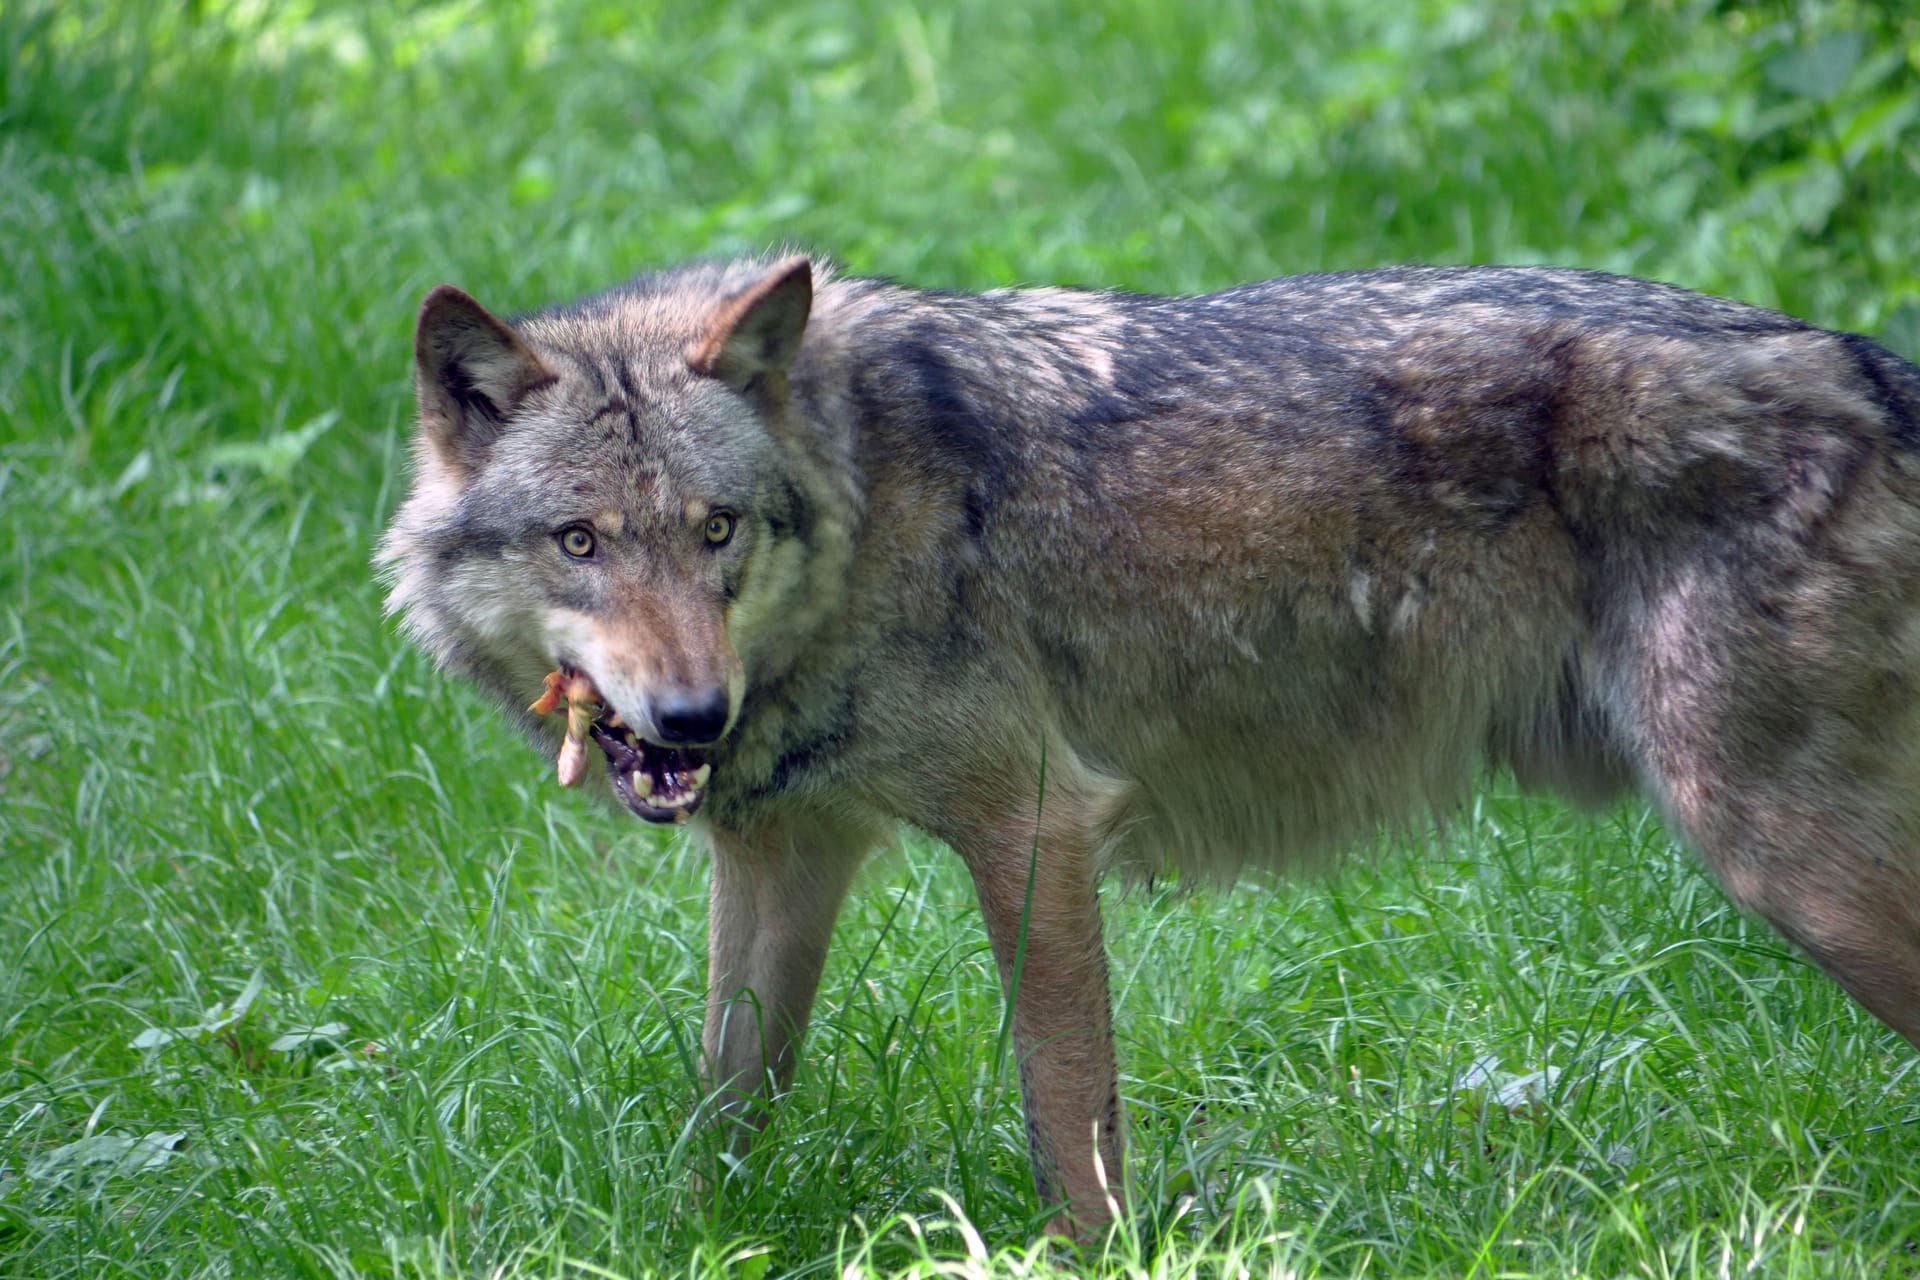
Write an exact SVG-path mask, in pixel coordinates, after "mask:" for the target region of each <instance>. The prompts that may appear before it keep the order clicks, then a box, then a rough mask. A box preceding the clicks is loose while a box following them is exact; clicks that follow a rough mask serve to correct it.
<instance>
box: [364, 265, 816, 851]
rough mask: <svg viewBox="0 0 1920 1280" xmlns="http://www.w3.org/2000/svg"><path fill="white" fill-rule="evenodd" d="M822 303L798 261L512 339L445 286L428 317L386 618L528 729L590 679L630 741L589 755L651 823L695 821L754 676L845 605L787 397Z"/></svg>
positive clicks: (529, 321)
mask: <svg viewBox="0 0 1920 1280" xmlns="http://www.w3.org/2000/svg"><path fill="white" fill-rule="evenodd" d="M813 281H814V267H813V265H812V264H811V263H810V262H809V261H808V260H807V259H806V258H788V259H785V260H781V261H778V262H767V261H760V262H752V263H740V264H731V265H724V266H722V265H713V266H696V267H690V268H683V269H681V270H679V271H676V272H672V273H668V274H666V275H661V276H655V277H643V278H641V279H639V280H636V281H634V282H632V283H630V284H628V285H624V286H621V287H619V288H617V289H614V290H610V291H608V292H607V293H604V294H600V295H596V296H595V297H592V298H588V299H586V300H584V301H582V302H579V303H576V304H573V305H571V306H565V307H557V308H553V309H550V310H547V311H542V312H537V313H534V314H533V315H530V316H526V317H522V318H520V319H519V320H516V321H514V322H513V323H508V322H505V321H502V320H500V319H498V318H496V317H495V316H494V315H492V314H491V313H489V312H488V311H487V310H486V309H485V308H484V307H482V306H481V305H480V304H479V303H478V302H476V301H474V300H473V299H472V298H471V297H469V296H468V295H466V294H465V293H462V292H461V291H460V290H458V289H455V288H452V287H450V286H445V285H443V286H441V287H440V288H437V289H435V290H434V291H433V292H432V293H430V294H428V295H427V298H426V301H425V303H424V304H423V305H422V307H421V309H420V318H419V325H418V329H417V331H416V335H415V342H414V357H415V379H416V390H417V395H418V400H419V425H418V429H417V432H416V435H415V441H414V475H413V487H412V490H411V492H410V493H409V495H408V497H407V500H406V501H405V503H404V504H403V505H402V506H401V507H400V509H399V511H398V512H397V513H396V514H395V517H394V521H393V524H392V526H391V527H390V528H389V529H388V531H387V534H386V536H385V538H384V539H383V541H382V543H381V547H380V551H379V556H378V560H379V563H380V564H381V566H382V567H383V570H384V571H385V573H386V575H387V578H388V581H389V582H390V584H391V587H392V591H391V594H390V595H389V596H388V598H387V607H388V610H389V612H393V613H399V614H401V615H402V617H403V619H404V625H405V627H406V630H407V632H408V633H409V634H410V635H411V636H412V637H413V638H414V639H416V640H417V641H419V642H420V643H421V644H422V645H423V646H424V647H425V648H426V649H427V650H428V651H429V652H431V653H432V654H433V655H434V657H435V659H436V660H437V661H439V662H440V663H441V664H442V665H443V666H445V667H448V668H451V669H453V670H456V671H459V672H461V673H463V674H466V675H469V676H471V677H473V678H474V679H476V680H477V681H478V682H479V683H480V684H481V685H482V686H483V687H485V688H486V689H487V690H489V691H490V692H491V693H493V694H494V695H495V696H496V697H497V698H498V699H499V700H500V701H501V702H502V703H503V704H504V705H506V706H507V707H509V708H511V709H513V710H514V711H515V712H516V713H517V714H518V715H519V717H520V719H521V720H522V722H523V723H525V724H527V725H529V727H532V726H533V721H532V718H531V717H530V716H528V715H527V714H526V713H525V712H524V711H520V708H522V707H523V706H524V705H525V704H526V703H527V702H528V701H529V699H531V698H532V697H533V696H534V695H536V694H537V693H538V692H539V691H540V687H541V677H542V675H543V673H545V672H547V671H549V670H553V669H565V670H570V671H577V672H579V673H582V674H584V675H586V676H587V677H588V678H589V679H591V680H592V681H593V683H594V684H595V686H597V688H598V689H599V691H600V693H601V695H602V696H603V697H604V699H605V701H606V702H607V704H608V705H609V707H610V709H611V710H612V711H614V712H617V713H618V716H619V720H620V722H621V723H622V724H624V726H625V732H624V733H616V734H613V735H608V734H605V733H602V734H597V735H596V736H597V737H598V738H599V739H600V741H601V745H602V747H603V748H604V749H605V751H606V754H607V757H608V761H609V765H610V770H609V772H610V775H611V777H612V779H613V783H614V788H615V791H616V792H617V794H618V795H619V797H620V799H621V800H622V801H623V802H624V803H625V804H626V805H627V807H628V808H629V809H631V810H632V811H633V812H635V813H637V814H639V815H640V816H642V817H644V818H647V819H650V820H652V821H656V822H660V821H669V820H673V819H674V818H676V817H682V818H683V817H684V815H685V814H686V813H690V812H691V811H692V810H693V809H694V808H695V807H697V806H698V804H699V803H700V800H701V798H702V796H703V794H704V790H705V786H706V783H707V778H708V771H707V770H706V769H705V768H704V767H703V766H705V765H707V764H708V763H709V758H710V756H712V755H714V754H716V752H715V748H716V744H722V743H724V742H725V741H726V739H727V737H728V734H729V732H730V731H731V730H732V729H733V727H734V725H735V722H736V720H737V718H738V717H739V715H740V711H741V706H742V699H743V697H744V695H745V693H746V690H747V688H748V684H749V681H750V679H751V678H752V677H753V676H754V674H755V672H756V668H760V667H764V666H766V665H768V664H777V663H778V662H779V661H781V660H782V659H781V653H782V651H783V648H788V647H790V646H791V644H792V642H793V637H792V635H791V634H790V632H791V631H792V629H793V627H794V626H795V625H798V624H803V623H804V620H805V619H806V618H807V617H808V616H810V615H811V614H813V613H814V612H815V611H816V610H817V606H818V601H817V599H815V598H814V597H817V596H818V595H819V594H820V593H821V591H823V590H828V589H830V587H829V585H828V584H823V583H821V582H819V581H816V580H814V579H815V578H816V577H817V574H818V572H819V571H820V567H819V560H820V557H819V556H817V555H815V554H814V553H815V552H816V551H817V550H818V548H817V545H816V544H817V542H818V540H819V536H820V534H819V531H818V529H817V528H816V527H815V526H816V525H818V524H819V523H820V517H821V514H822V513H821V511H820V507H821V505H822V502H823V497H824V495H823V493H822V492H821V485H820V483H819V480H820V475H821V472H822V471H823V466H822V463H823V461H824V460H823V459H821V458H820V457H818V456H816V455H817V448H816V446H817V443H818V442H815V441H810V440H808V439H806V438H805V437H806V435H807V431H806V429H805V427H804V425H803V424H802V423H801V422H800V415H799V414H797V413H796V412H795V411H794V409H793V406H792V404H791V398H790V396H789V391H788V374H789V372H790V369H791V367H792V365H793V362H794V360H795V358H796V356H797V355H798V354H799V352H800V348H801V343H802V339H803V337H804V336H805V335H806V330H807V321H808V316H809V311H810V309H811V307H812V303H813ZM534 732H535V733H536V734H539V733H541V732H543V731H542V730H539V729H534ZM547 741H549V742H551V739H550V738H549V739H547Z"/></svg>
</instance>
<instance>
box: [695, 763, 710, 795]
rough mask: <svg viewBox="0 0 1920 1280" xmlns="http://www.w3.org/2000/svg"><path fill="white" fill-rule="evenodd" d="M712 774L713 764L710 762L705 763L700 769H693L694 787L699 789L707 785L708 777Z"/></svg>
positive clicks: (696, 789)
mask: <svg viewBox="0 0 1920 1280" xmlns="http://www.w3.org/2000/svg"><path fill="white" fill-rule="evenodd" d="M712 776H713V766H712V765H710V764H703V765H701V766H700V767H699V768H698V769H695V770H694V771H693V789H694V790H695V791H698V790H700V789H701V788H702V787H705V786H706V785H707V779H708V778H711V777H712Z"/></svg>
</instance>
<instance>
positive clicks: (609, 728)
mask: <svg viewBox="0 0 1920 1280" xmlns="http://www.w3.org/2000/svg"><path fill="white" fill-rule="evenodd" d="M589 732H591V733H592V734H593V740H594V741H595V742H597V743H599V744H600V750H601V751H603V752H605V753H606V756H607V772H608V773H610V774H612V775H613V789H614V791H615V792H616V793H618V795H619V796H620V802H621V803H622V804H624V805H626V806H627V808H629V809H631V810H633V812H634V813H636V814H638V815H639V816H641V817H642V818H645V819H646V820H647V821H648V822H685V821H686V820H687V819H688V818H690V817H692V816H693V811H694V810H695V809H698V808H699V807H700V802H701V801H702V800H704V799H705V798H706V795H707V778H708V777H709V776H710V775H711V774H712V773H713V766H712V765H710V764H708V763H707V760H706V756H705V754H704V753H703V752H700V751H696V750H694V749H692V748H689V747H663V746H659V745H658V744H656V743H652V742H648V741H647V740H646V739H645V738H642V737H640V736H639V735H638V734H636V733H634V731H633V730H631V729H629V728H627V727H626V726H625V725H614V724H609V723H607V722H605V721H600V722H596V723H595V724H594V725H593V727H592V728H591V730H589Z"/></svg>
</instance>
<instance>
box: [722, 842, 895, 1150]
mask: <svg viewBox="0 0 1920 1280" xmlns="http://www.w3.org/2000/svg"><path fill="white" fill-rule="evenodd" d="M873 844H874V840H873V838H872V836H871V835H870V834H868V833H866V832H855V831H853V830H849V829H845V828H841V827H838V826H834V825H829V824H812V823H798V822H787V823H781V824H779V825H774V826H767V827H762V828H759V829H756V830H754V831H751V832H745V833H742V832H732V831H715V833H714V837H713V884H712V892H711V896H710V898H709V902H708V917H707V929H708V933H707V1021H706V1030H705V1034H704V1035H703V1037H702V1047H703V1050H704V1056H705V1059H706V1070H707V1080H708V1084H709V1086H710V1087H711V1088H712V1089H713V1090H714V1091H715V1101H716V1103H717V1105H718V1107H719V1109H720V1113H721V1114H722V1115H724V1116H725V1117H726V1118H727V1120H728V1122H729V1124H730V1133H729V1135H728V1146H729V1148H730V1149H731V1150H733V1151H734V1152H735V1153H741V1152H744V1151H745V1150H746V1149H747V1147H748V1145H749V1144H750V1143H751V1142H752V1141H753V1135H754V1134H755V1133H757V1132H758V1131H759V1130H760V1129H761V1127H763V1126H764V1125H765V1124H766V1122H767V1117H768V1109H767V1104H768V1103H770V1102H771V1101H772V1099H773V1097H774V1095H775V1094H777V1093H778V1092H779V1091H780V1090H781V1089H784V1088H785V1087H786V1086H787V1084H788V1083H789V1082H790V1081H791V1080H792V1079H793V1067H794V1060H795V1055H796V1054H797V1053H798V1052H799V1048H800V1040H801V1037H802V1036H803V1035H805V1033H806V1029H807V1019H808V1017H809V1016H810V1015H811V1014H812V1012H813V997H814V992H815V990H816V989H817V988H818V986H819V983H820V970H821V966H822V965H823V964H825V962H826V958H827V944H828V942H829V941H830V939H831V938H832V935H833V922H834V919H835V917H837V916H838V915H839V913H840V902H841V899H842V898H844V897H845V896H846V891H847V885H848V883H849V882H850V881H851V880H852V879H853V873H854V872H855V871H856V870H858V869H859V866H860V862H861V860H862V859H863V858H864V857H865V856H866V854H867V852H868V851H869V850H870V849H871V848H872V847H873Z"/></svg>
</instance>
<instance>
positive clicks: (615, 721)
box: [607, 711, 627, 729]
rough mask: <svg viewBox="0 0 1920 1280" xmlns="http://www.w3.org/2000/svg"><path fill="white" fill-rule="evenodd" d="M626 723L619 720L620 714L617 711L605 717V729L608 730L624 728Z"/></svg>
mask: <svg viewBox="0 0 1920 1280" xmlns="http://www.w3.org/2000/svg"><path fill="white" fill-rule="evenodd" d="M626 723H627V722H626V721H625V720H622V719H621V718H620V713H619V712H618V711H614V712H610V713H608V715H607V728H609V729H622V728H625V727H626Z"/></svg>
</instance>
